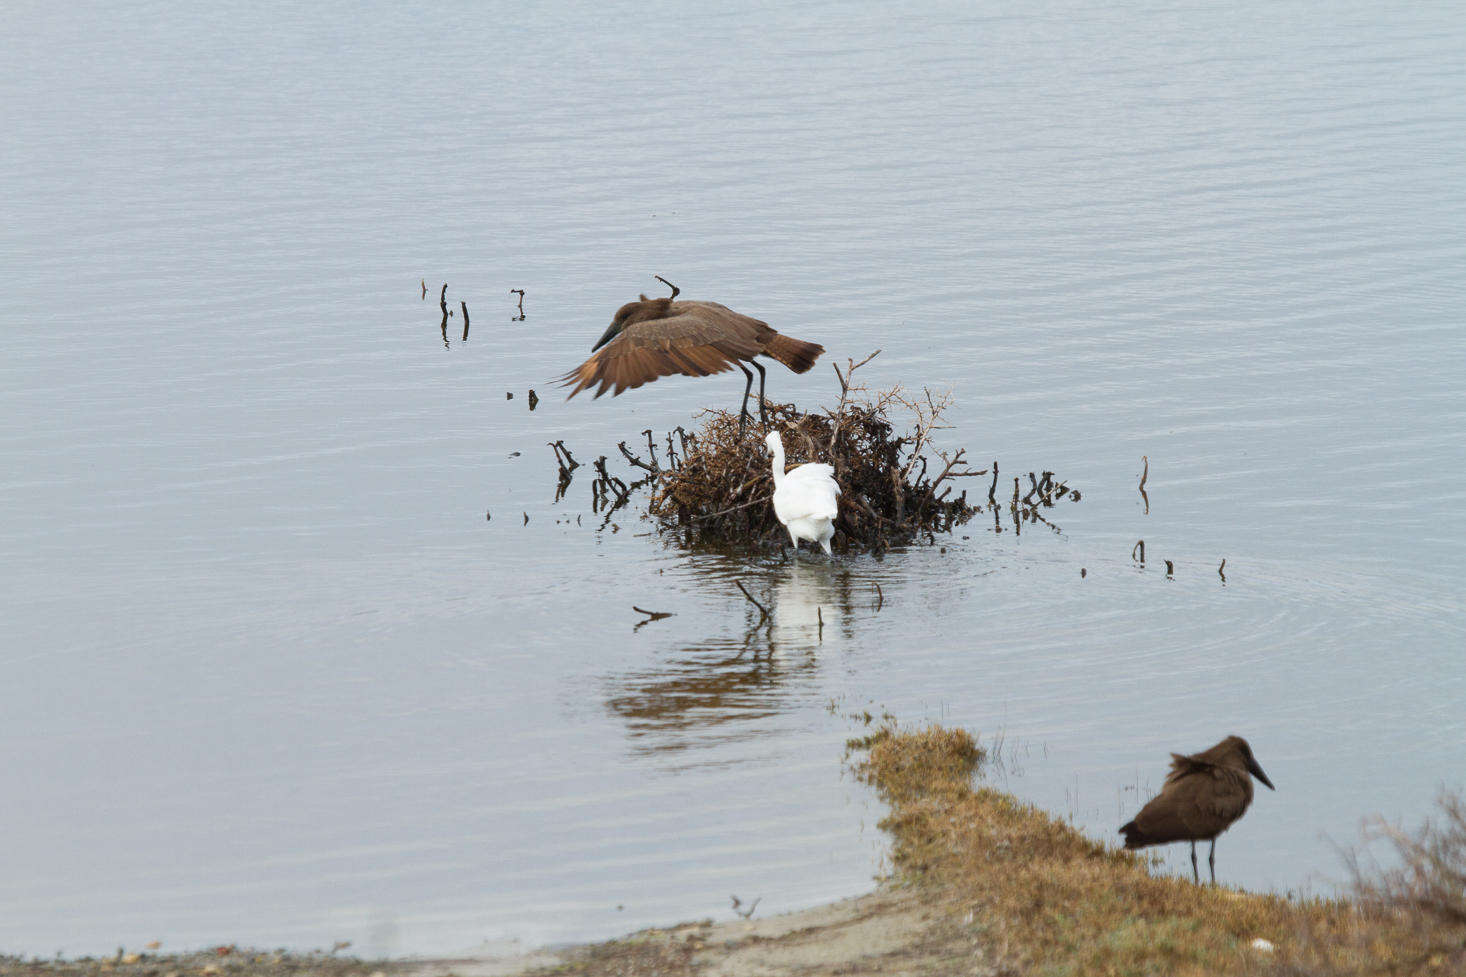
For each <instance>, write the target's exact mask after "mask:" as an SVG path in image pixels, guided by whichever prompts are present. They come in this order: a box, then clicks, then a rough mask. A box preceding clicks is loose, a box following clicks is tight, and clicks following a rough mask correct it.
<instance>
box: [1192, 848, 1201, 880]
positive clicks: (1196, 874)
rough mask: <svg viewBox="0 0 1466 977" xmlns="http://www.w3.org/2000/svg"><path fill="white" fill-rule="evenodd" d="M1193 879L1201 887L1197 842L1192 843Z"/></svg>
mask: <svg viewBox="0 0 1466 977" xmlns="http://www.w3.org/2000/svg"><path fill="white" fill-rule="evenodd" d="M1191 877H1192V878H1193V879H1194V880H1195V881H1196V884H1197V885H1201V872H1200V871H1199V870H1198V869H1197V867H1196V842H1194V841H1193V842H1192V843H1191Z"/></svg>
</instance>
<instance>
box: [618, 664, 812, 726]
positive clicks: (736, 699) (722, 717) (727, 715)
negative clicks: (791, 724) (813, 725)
mask: <svg viewBox="0 0 1466 977" xmlns="http://www.w3.org/2000/svg"><path fill="white" fill-rule="evenodd" d="M741 644H742V643H741V642H739V641H738V640H736V639H734V640H729V641H723V642H716V643H709V644H708V645H706V646H703V647H694V648H688V649H685V650H684V651H682V652H680V653H678V655H677V656H676V657H674V658H672V659H671V660H670V661H668V662H666V663H665V664H663V665H660V666H658V667H657V668H652V669H647V670H645V671H638V672H630V673H627V674H626V675H622V676H617V677H616V678H614V679H612V681H611V689H610V695H609V696H608V697H607V699H606V705H607V707H608V708H609V709H610V710H611V712H612V713H614V714H615V715H617V716H619V717H621V719H623V720H624V721H625V722H626V725H627V729H628V732H629V733H630V736H631V740H632V744H633V747H634V749H636V750H637V752H640V753H659V752H664V751H680V750H686V749H688V748H689V747H693V746H699V745H706V744H709V743H713V742H729V741H734V740H740V739H745V738H751V737H754V736H757V735H759V732H760V727H759V725H758V722H757V721H758V720H761V719H767V718H768V717H770V716H774V715H777V714H778V713H781V712H784V711H786V710H787V709H790V708H792V707H793V705H794V703H793V702H792V701H790V700H789V699H788V698H787V697H785V696H784V695H783V694H782V691H783V687H784V686H785V685H786V684H787V683H789V682H790V681H791V680H794V679H798V678H801V677H804V676H807V675H809V674H811V673H812V672H813V671H814V670H815V668H816V666H817V663H816V661H815V658H814V656H813V655H797V656H794V657H793V658H792V659H791V658H789V657H786V656H782V655H779V656H775V655H761V656H749V655H748V654H746V651H747V649H746V648H744V647H741Z"/></svg>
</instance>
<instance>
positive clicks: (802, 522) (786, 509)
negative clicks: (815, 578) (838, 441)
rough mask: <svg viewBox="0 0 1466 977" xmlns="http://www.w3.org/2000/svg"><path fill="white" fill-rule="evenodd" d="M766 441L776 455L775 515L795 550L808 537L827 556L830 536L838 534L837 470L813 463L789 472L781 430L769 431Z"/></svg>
mask: <svg viewBox="0 0 1466 977" xmlns="http://www.w3.org/2000/svg"><path fill="white" fill-rule="evenodd" d="M766 440H767V443H768V446H769V451H771V452H773V455H774V515H776V516H778V517H779V521H780V522H781V523H783V524H784V527H785V528H786V529H788V530H789V538H790V539H792V540H794V549H795V552H798V550H799V541H800V540H801V539H807V540H809V541H810V542H811V543H818V544H820V547H821V548H823V549H824V551H825V553H826V554H827V555H828V554H829V553H830V537H831V536H834V535H835V516H836V515H837V514H838V513H839V503H838V501H837V500H836V498H835V497H836V496H837V495H839V494H840V486H839V484H838V483H837V482H836V481H835V469H833V468H831V467H830V466H829V465H815V464H811V465H800V466H799V467H798V468H796V469H794V470H793V471H791V472H786V471H784V442H783V440H781V439H780V437H779V432H777V431H772V432H770V433H769V436H768V438H767V439H766Z"/></svg>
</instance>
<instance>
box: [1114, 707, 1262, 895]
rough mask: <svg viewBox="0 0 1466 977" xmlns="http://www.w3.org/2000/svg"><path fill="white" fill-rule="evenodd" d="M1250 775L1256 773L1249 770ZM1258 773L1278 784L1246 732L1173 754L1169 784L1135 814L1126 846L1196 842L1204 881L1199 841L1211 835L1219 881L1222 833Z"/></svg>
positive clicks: (1242, 807)
mask: <svg viewBox="0 0 1466 977" xmlns="http://www.w3.org/2000/svg"><path fill="white" fill-rule="evenodd" d="M1249 775H1250V776H1249ZM1252 777H1256V778H1257V779H1258V780H1260V781H1262V782H1263V783H1264V784H1266V785H1267V788H1268V790H1273V789H1274V788H1273V782H1272V781H1271V780H1268V779H1267V774H1265V773H1263V772H1262V767H1260V766H1258V765H1257V761H1256V760H1254V759H1253V758H1252V747H1250V746H1248V745H1247V741H1246V740H1244V739H1243V738H1242V737H1240V736H1228V737H1227V738H1226V739H1224V740H1222V741H1221V742H1220V743H1218V744H1217V745H1216V746H1214V747H1212V748H1211V749H1209V750H1206V751H1204V752H1201V753H1195V754H1192V755H1191V756H1182V755H1181V754H1180V753H1172V754H1171V772H1170V773H1168V774H1166V783H1165V786H1164V787H1162V788H1161V792H1160V793H1159V794H1157V795H1156V796H1155V797H1154V798H1152V799H1151V801H1150V803H1149V804H1147V805H1145V807H1143V808H1141V809H1140V813H1139V814H1137V815H1135V820H1134V821H1131V822H1130V823H1129V824H1127V825H1125V826H1124V827H1123V828H1121V829H1120V833H1121V834H1122V835H1124V836H1125V847H1126V848H1145V847H1147V846H1148V845H1164V844H1166V843H1167V842H1172V841H1189V842H1191V874H1192V876H1193V877H1194V878H1195V879H1196V882H1197V884H1198V885H1200V884H1201V873H1200V871H1198V870H1197V867H1196V843H1197V842H1198V841H1208V840H1209V841H1211V853H1210V854H1209V855H1208V856H1207V859H1206V861H1207V864H1208V865H1209V866H1210V867H1211V881H1212V884H1213V885H1215V884H1216V881H1217V835H1219V834H1221V833H1222V832H1223V831H1226V830H1227V829H1228V828H1230V827H1231V826H1232V822H1233V821H1236V820H1237V819H1238V818H1240V817H1241V816H1242V815H1243V814H1244V813H1246V811H1247V807H1248V805H1250V804H1251V803H1252V779H1251V778H1252Z"/></svg>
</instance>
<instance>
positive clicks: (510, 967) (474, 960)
mask: <svg viewBox="0 0 1466 977" xmlns="http://www.w3.org/2000/svg"><path fill="white" fill-rule="evenodd" d="M927 924H928V920H927V914H926V912H925V911H924V910H923V909H922V907H921V906H920V904H919V901H918V899H917V897H916V895H915V893H914V892H913V891H911V890H894V889H893V890H889V891H886V890H883V891H879V892H875V893H872V894H870V895H866V896H860V897H857V898H854V899H845V900H841V901H840V902H836V903H833V904H831V905H827V906H818V907H815V908H813V909H807V910H804V911H802V912H796V913H786V914H785V915H782V916H771V917H769V918H767V919H752V920H747V921H745V920H737V921H735V922H731V923H716V924H715V923H712V922H700V923H684V924H682V925H678V926H673V927H671V928H668V929H648V930H642V931H640V932H637V933H632V934H630V935H628V936H625V937H622V938H620V939H615V940H609V941H607V942H605V943H595V944H586V945H581V946H570V947H561V948H556V949H547V950H536V951H531V952H528V953H525V954H521V955H516V956H507V957H475V956H469V957H462V958H456V959H442V960H414V961H395V960H394V961H370V960H355V959H350V958H341V957H336V956H331V955H327V954H283V955H282V954H275V953H255V952H251V951H247V950H243V951H235V952H232V953H228V954H226V955H223V956H220V955H218V954H217V953H214V952H204V953H195V954H179V955H153V954H143V955H136V958H134V955H125V956H123V957H116V958H101V959H90V960H72V961H21V960H16V959H8V960H3V961H0V975H6V977H9V975H22V974H24V975H31V977H83V975H85V977H98V975H107V977H305V975H308V974H309V975H322V977H447V975H456V977H539V975H550V974H584V975H597V974H605V975H611V974H617V975H621V974H627V975H630V974H636V975H648V977H650V975H668V977H671V975H692V974H697V975H706V977H753V975H758V977H784V975H790V977H792V975H795V974H798V975H801V977H834V975H836V974H843V975H852V974H897V973H906V972H911V971H912V970H919V969H921V964H922V963H923V962H924V961H927V960H928V959H929V958H930V957H931V956H932V952H931V951H932V950H934V949H935V947H934V946H933V945H932V944H931V943H930V942H925V941H926V934H927V933H928V929H929V927H928V925H927ZM924 942H925V946H924ZM938 955H944V954H938ZM964 972H965V973H972V972H974V971H973V970H971V969H970V968H969V969H967V970H965V971H964ZM977 972H981V971H977Z"/></svg>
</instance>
